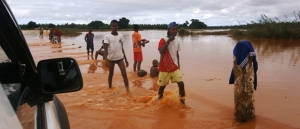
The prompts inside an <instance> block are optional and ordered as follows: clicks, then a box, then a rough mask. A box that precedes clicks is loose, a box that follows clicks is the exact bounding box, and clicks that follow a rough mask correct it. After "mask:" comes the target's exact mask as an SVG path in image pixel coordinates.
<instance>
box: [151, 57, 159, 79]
mask: <svg viewBox="0 0 300 129" xmlns="http://www.w3.org/2000/svg"><path fill="white" fill-rule="evenodd" d="M158 74H159V71H158V61H157V60H156V59H154V60H153V61H152V67H151V68H150V76H151V77H157V76H158Z"/></svg>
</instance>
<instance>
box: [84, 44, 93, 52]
mask: <svg viewBox="0 0 300 129" xmlns="http://www.w3.org/2000/svg"><path fill="white" fill-rule="evenodd" d="M90 49H91V50H92V51H94V43H87V44H86V50H88V51H89V50H90Z"/></svg>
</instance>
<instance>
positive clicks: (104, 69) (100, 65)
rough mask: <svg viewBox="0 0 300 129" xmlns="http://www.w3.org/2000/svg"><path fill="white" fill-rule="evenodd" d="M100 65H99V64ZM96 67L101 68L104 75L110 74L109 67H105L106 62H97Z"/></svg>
mask: <svg viewBox="0 0 300 129" xmlns="http://www.w3.org/2000/svg"><path fill="white" fill-rule="evenodd" d="M98 63H99V64H98ZM95 65H96V66H97V67H101V68H102V70H103V73H104V74H106V73H107V72H108V67H106V66H105V65H106V63H105V60H102V61H97V62H96V63H95Z"/></svg>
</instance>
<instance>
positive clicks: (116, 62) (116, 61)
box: [109, 58, 124, 64]
mask: <svg viewBox="0 0 300 129" xmlns="http://www.w3.org/2000/svg"><path fill="white" fill-rule="evenodd" d="M123 59H124V58H123ZM123 59H120V60H109V61H110V62H111V63H114V64H119V62H120V61H123Z"/></svg>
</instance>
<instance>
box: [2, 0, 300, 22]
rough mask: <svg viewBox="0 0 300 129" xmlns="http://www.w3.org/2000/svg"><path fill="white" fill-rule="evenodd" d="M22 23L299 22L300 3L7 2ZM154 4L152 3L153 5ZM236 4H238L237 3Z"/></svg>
mask: <svg viewBox="0 0 300 129" xmlns="http://www.w3.org/2000/svg"><path fill="white" fill-rule="evenodd" d="M6 1H7V3H8V4H9V6H10V8H11V10H12V11H13V13H14V15H15V17H16V19H17V21H18V23H19V24H27V23H28V22H29V21H34V22H36V23H54V24H64V23H76V24H88V23H90V22H91V21H95V20H100V21H102V22H104V23H106V24H108V23H109V22H110V21H111V20H113V19H116V20H119V19H120V18H122V17H126V18H127V19H129V20H130V23H129V24H157V23H158V24H167V23H169V22H172V21H175V22H177V23H179V24H182V23H184V22H185V21H188V22H189V23H190V20H191V19H199V20H200V21H202V22H204V23H205V24H206V25H208V26H219V25H239V22H240V24H247V23H250V22H251V21H258V20H259V19H260V16H261V15H262V14H265V15H267V16H268V17H269V18H275V17H277V18H279V19H281V20H287V19H286V18H285V16H287V17H288V18H290V19H295V17H294V13H293V12H294V11H296V13H297V14H298V11H299V10H300V0H68V1H66V0H6ZM150 1H151V2H150ZM233 1H234V2H233Z"/></svg>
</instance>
